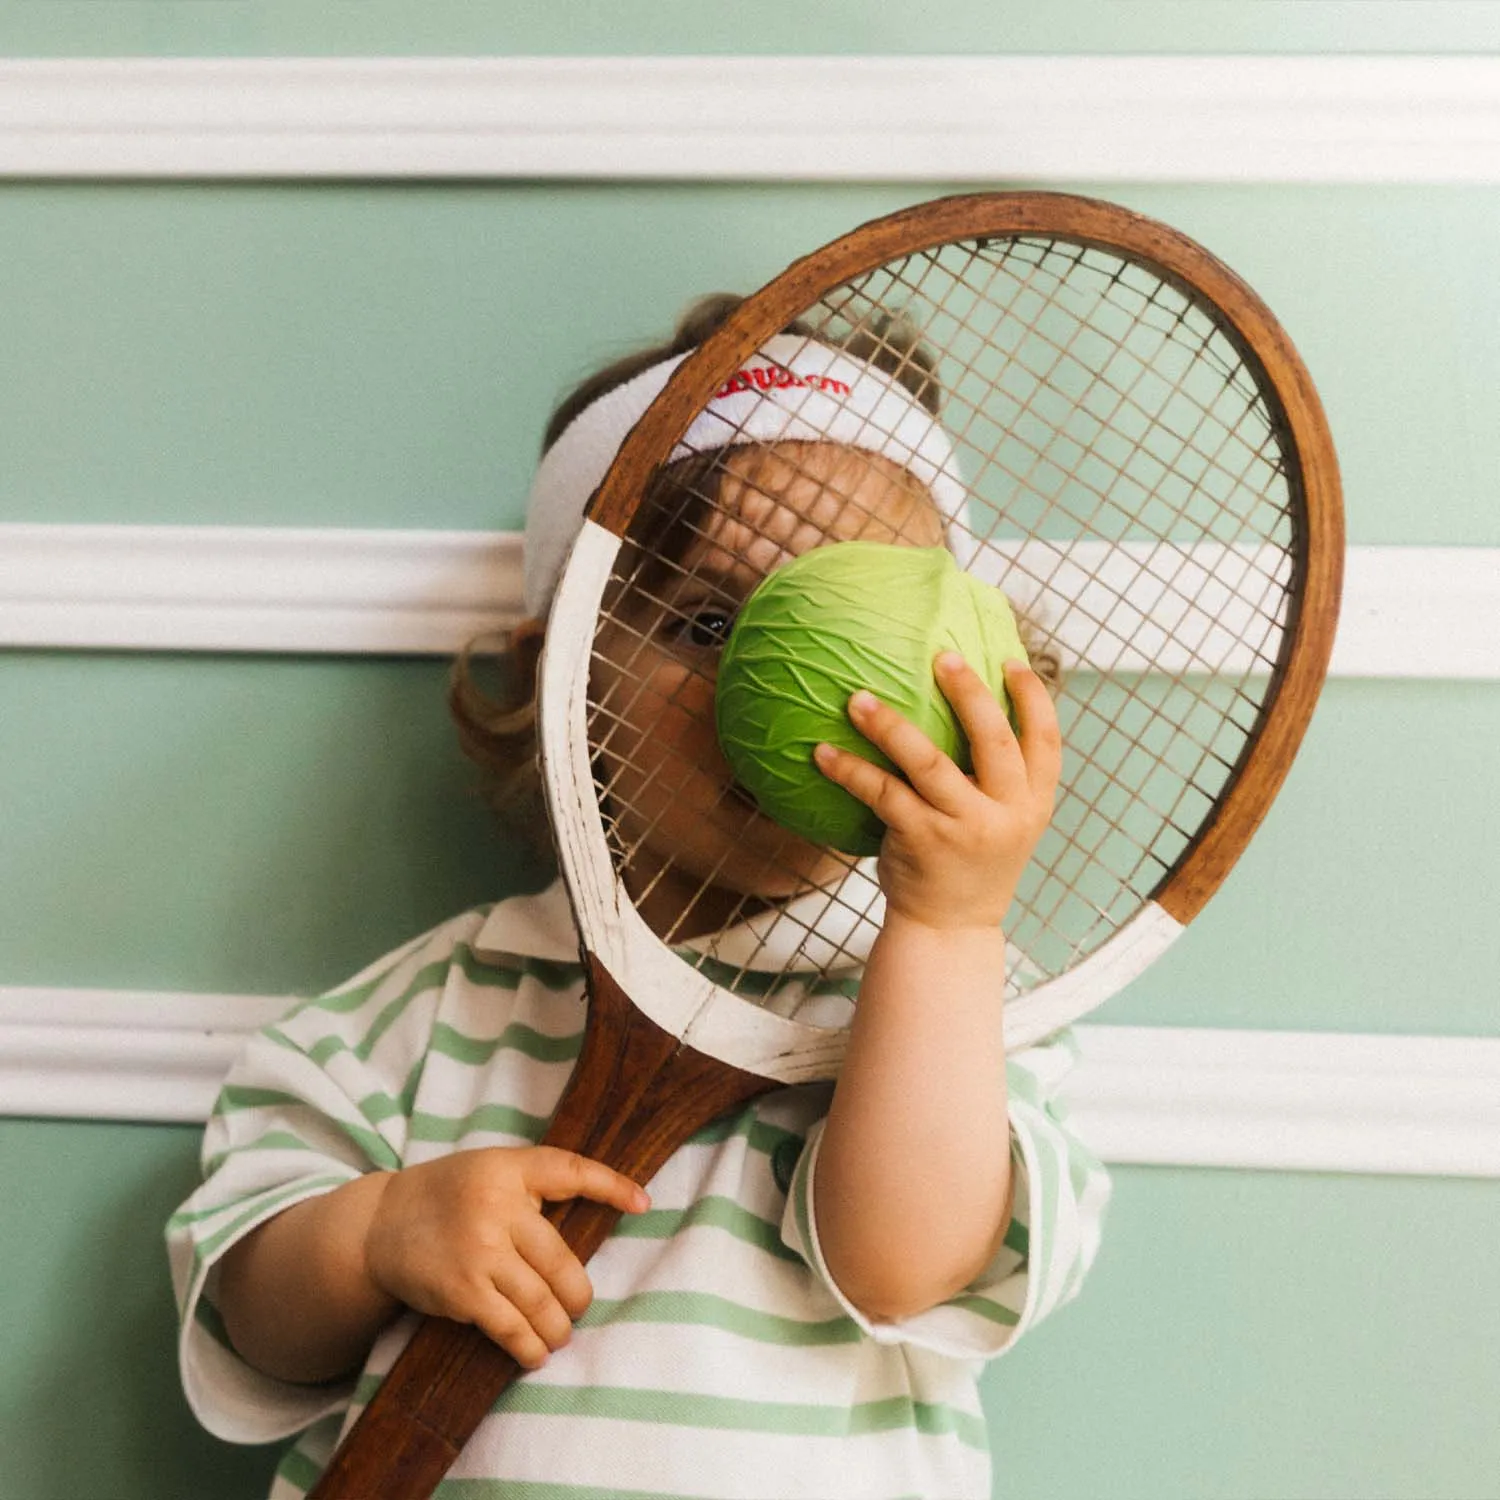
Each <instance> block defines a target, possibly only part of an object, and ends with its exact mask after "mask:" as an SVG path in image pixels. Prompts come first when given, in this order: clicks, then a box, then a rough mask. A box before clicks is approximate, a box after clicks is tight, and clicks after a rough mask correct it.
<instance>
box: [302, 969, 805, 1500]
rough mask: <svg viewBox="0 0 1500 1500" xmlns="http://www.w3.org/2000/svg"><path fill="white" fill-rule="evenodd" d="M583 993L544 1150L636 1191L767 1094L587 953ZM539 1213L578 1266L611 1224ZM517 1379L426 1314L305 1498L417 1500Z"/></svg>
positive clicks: (608, 1219) (580, 1208)
mask: <svg viewBox="0 0 1500 1500" xmlns="http://www.w3.org/2000/svg"><path fill="white" fill-rule="evenodd" d="M589 993H590V996H591V999H590V1003H589V1018H588V1024H587V1027H586V1029H585V1032H584V1042H583V1050H582V1052H581V1053H580V1055H579V1059H578V1063H577V1065H576V1066H575V1068H574V1070H573V1076H572V1077H571V1079H570V1080H569V1082H568V1087H567V1089H566V1090H565V1091H564V1093H563V1096H562V1099H561V1100H560V1101H559V1103H558V1106H557V1111H556V1113H555V1114H554V1115H553V1118H552V1124H551V1126H550V1127H549V1128H548V1130H547V1133H546V1135H545V1136H544V1137H543V1142H544V1144H547V1145H552V1146H561V1147H564V1148H566V1149H567V1150H570V1151H578V1152H580V1153H582V1154H583V1155H586V1156H591V1157H595V1158H597V1159H598V1160H600V1161H603V1162H606V1163H608V1164H609V1165H610V1166H612V1167H615V1168H617V1169H618V1170H619V1171H621V1172H624V1173H625V1174H626V1175H627V1176H629V1177H633V1178H634V1179H635V1180H636V1181H637V1182H639V1183H642V1184H645V1183H647V1182H649V1181H650V1179H651V1178H652V1177H653V1176H654V1175H655V1174H656V1172H657V1171H658V1170H660V1168H661V1166H662V1165H663V1163H664V1162H665V1161H666V1160H667V1158H668V1157H669V1156H671V1155H672V1153H673V1152H674V1151H676V1150H677V1148H678V1147H679V1146H680V1145H682V1144H683V1143H684V1142H685V1141H686V1140H687V1139H688V1138H689V1137H690V1136H691V1135H693V1133H694V1132H695V1131H697V1130H700V1129H701V1128H702V1127H703V1126H704V1125H706V1124H708V1123H710V1122H711V1121H713V1120H715V1119H717V1118H718V1117H719V1116H720V1115H723V1114H727V1113H728V1112H730V1111H731V1110H733V1109H736V1108H738V1107H740V1106H741V1105H743V1104H745V1103H747V1102H748V1101H749V1100H751V1099H753V1098H755V1097H756V1096H757V1095H758V1094H761V1093H764V1092H766V1091H767V1090H769V1089H771V1088H774V1087H776V1085H775V1084H774V1083H773V1082H772V1081H771V1080H770V1079H766V1078H761V1077H759V1076H757V1075H756V1074H753V1073H746V1072H743V1071H741V1070H740V1069H738V1068H733V1067H730V1066H729V1065H728V1064H727V1063H721V1062H718V1061H716V1060H715V1059H713V1058H709V1057H705V1056H703V1055H702V1054H701V1053H699V1052H695V1051H693V1049H692V1048H690V1047H686V1046H684V1045H683V1044H682V1043H681V1041H679V1040H678V1038H676V1037H674V1036H671V1035H670V1034H669V1033H667V1032H665V1031H663V1030H662V1028H661V1027H659V1026H658V1025H657V1024H656V1023H655V1022H654V1021H652V1020H650V1019H649V1018H648V1017H646V1016H645V1015H643V1014H642V1013H641V1012H640V1011H638V1010H637V1009H636V1008H635V1007H634V1006H633V1005H632V1004H631V1003H630V1001H629V1000H628V999H627V998H626V996H625V994H624V992H623V991H622V990H621V989H620V987H619V985H618V984H616V983H615V981H614V979H613V978H612V977H611V976H610V975H609V974H608V973H607V972H606V971H605V969H604V968H603V966H602V965H600V964H599V963H598V961H597V960H595V959H593V958H592V957H590V958H589ZM546 1215H547V1218H548V1219H550V1220H551V1221H552V1223H553V1224H555V1225H556V1226H557V1229H558V1231H559V1233H561V1235H562V1237H563V1238H564V1239H565V1240H566V1241H567V1242H568V1244H569V1245H570V1246H571V1247H572V1248H573V1250H574V1252H575V1253H576V1254H577V1255H578V1257H579V1259H580V1260H583V1261H587V1260H588V1259H589V1257H590V1256H592V1255H593V1253H594V1252H595V1251H596V1250H597V1249H598V1248H599V1246H600V1245H602V1244H603V1243H604V1241H605V1240H606V1239H607V1238H608V1237H609V1235H610V1232H611V1231H612V1230H613V1229H614V1226H615V1223H616V1221H617V1220H618V1219H619V1212H618V1211H617V1210H616V1209H613V1208H610V1207H608V1206H607V1205H604V1204H599V1203H592V1202H589V1201H588V1200H586V1199H581V1198H575V1199H570V1200H568V1201H566V1202H563V1203H554V1204H549V1205H548V1207H547V1210H546ZM521 1373H522V1371H521V1368H520V1366H519V1365H518V1364H517V1363H516V1362H515V1360H513V1359H512V1358H511V1357H510V1356H509V1355H508V1354H506V1353H505V1351H504V1350H503V1349H501V1348H500V1347H499V1346H498V1345H496V1344H494V1343H492V1342H491V1341H490V1340H489V1339H488V1338H486V1337H485V1335H484V1334H482V1333H480V1332H479V1331H478V1330H477V1329H476V1328H473V1327H471V1326H469V1325H467V1324H461V1323H453V1322H450V1321H448V1320H447V1319H444V1318H427V1319H425V1320H424V1321H423V1322H422V1324H421V1325H420V1326H419V1328H418V1330H417V1332H416V1334H415V1335H414V1336H413V1337H412V1340H411V1342H410V1343H409V1344H408V1345H407V1346H406V1348H405V1349H404V1350H403V1351H402V1353H401V1355H400V1356H399V1357H398V1359H397V1360H396V1363H395V1365H394V1366H393V1367H392V1369H391V1371H390V1373H389V1374H388V1375H387V1376H386V1378H385V1380H384V1382H383V1383H382V1384H381V1386H380V1389H379V1390H378V1391H377V1392H376V1393H375V1396H374V1397H373V1399H372V1400H371V1402H370V1404H369V1406H367V1407H366V1408H365V1410H364V1411H363V1412H362V1413H361V1414H360V1417H359V1420H358V1421H357V1422H356V1423H355V1425H354V1427H353V1428H352V1429H351V1431H350V1433H349V1435H348V1437H347V1438H346V1439H345V1441H344V1443H343V1444H342V1445H341V1447H340V1448H339V1451H338V1452H337V1453H336V1454H335V1455H334V1458H333V1460H332V1462H331V1463H330V1465H329V1467H328V1468H327V1470H326V1471H325V1472H324V1474H323V1477H322V1478H321V1479H320V1480H319V1481H318V1483H317V1484H316V1485H315V1486H314V1487H313V1489H312V1491H311V1493H310V1497H309V1500H377V1497H378V1500H426V1497H427V1496H429V1495H431V1493H432V1491H433V1490H434V1489H436V1487H437V1485H438V1483H439V1482H440V1481H441V1479H442V1477H443V1475H444V1474H445V1473H447V1471H448V1469H449V1468H450V1467H451V1466H452V1464H453V1462H454V1460H455V1459H456V1458H457V1457H458V1455H459V1453H460V1452H461V1451H462V1449H463V1446H464V1444H465V1442H467V1440H468V1438H469V1436H470V1434H471V1433H472V1432H473V1431H474V1429H475V1428H476V1427H477V1426H478V1425H479V1423H480V1422H481V1421H482V1420H483V1419H484V1416H485V1414H486V1413H487V1412H488V1411H489V1410H490V1408H491V1407H492V1406H493V1405H494V1403H495V1401H496V1400H497V1399H498V1398H499V1396H500V1395H501V1394H502V1393H503V1392H504V1390H505V1389H506V1387H507V1386H508V1385H509V1384H510V1383H511V1381H513V1380H514V1379H515V1378H516V1377H517V1376H518V1375H520V1374H521Z"/></svg>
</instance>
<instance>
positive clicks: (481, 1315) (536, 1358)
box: [472, 1289, 552, 1370]
mask: <svg viewBox="0 0 1500 1500" xmlns="http://www.w3.org/2000/svg"><path fill="white" fill-rule="evenodd" d="M472 1322H473V1324H474V1326H475V1327H476V1328H477V1329H478V1330H479V1331H480V1332H481V1333H482V1334H484V1335H485V1337H486V1338H488V1339H490V1340H491V1342H493V1343H496V1344H499V1346H500V1347H501V1348H502V1349H504V1350H505V1352H506V1353H507V1354H509V1355H510V1357H511V1358H512V1359H514V1360H515V1362H516V1363H517V1364H518V1365H520V1366H521V1367H522V1368H523V1369H526V1370H538V1369H540V1368H541V1367H542V1365H544V1364H545V1363H546V1362H547V1356H548V1355H549V1354H550V1353H551V1352H552V1351H551V1350H550V1349H549V1348H548V1347H547V1343H546V1340H545V1339H543V1338H542V1337H541V1335H540V1334H539V1333H537V1331H536V1329H535V1328H533V1327H532V1326H531V1321H530V1319H528V1318H527V1317H526V1315H525V1314H524V1313H523V1312H522V1311H521V1310H520V1308H518V1307H517V1306H516V1305H515V1304H514V1303H513V1302H512V1301H511V1300H510V1298H509V1297H507V1296H505V1294H504V1293H503V1292H501V1291H499V1290H498V1289H497V1290H496V1291H495V1293H494V1295H493V1296H491V1297H490V1298H488V1299H487V1300H486V1302H485V1304H484V1305H483V1306H482V1307H480V1308H478V1309H476V1311H475V1313H474V1316H473V1318H472Z"/></svg>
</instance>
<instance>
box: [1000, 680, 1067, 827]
mask: <svg viewBox="0 0 1500 1500" xmlns="http://www.w3.org/2000/svg"><path fill="white" fill-rule="evenodd" d="M1005 690H1006V692H1008V693H1009V694H1010V701H1011V703H1012V704H1013V705H1014V706H1015V710H1016V723H1017V725H1018V726H1019V732H1018V735H1017V738H1018V739H1019V741H1020V745H1021V758H1022V760H1023V761H1024V762H1025V763H1026V779H1027V781H1028V782H1029V783H1030V785H1031V790H1032V791H1033V792H1034V793H1035V794H1036V795H1037V796H1038V797H1045V798H1046V799H1047V800H1048V802H1049V803H1050V801H1051V799H1052V796H1053V794H1054V793H1055V792H1056V791H1057V783H1058V779H1059V778H1060V777H1061V775H1062V729H1061V728H1060V727H1059V725H1058V722H1057V709H1056V707H1055V706H1054V704H1053V702H1052V694H1051V693H1049V692H1048V691H1047V684H1046V683H1045V682H1043V681H1042V679H1041V678H1040V677H1038V676H1037V675H1036V673H1035V672H1033V671H1032V670H1031V668H1030V667H1028V666H1027V665H1026V663H1025V662H1023V661H1020V660H1017V659H1015V658H1012V659H1011V660H1010V661H1008V662H1006V663H1005Z"/></svg>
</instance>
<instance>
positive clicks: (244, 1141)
mask: <svg viewBox="0 0 1500 1500" xmlns="http://www.w3.org/2000/svg"><path fill="white" fill-rule="evenodd" d="M434 939H436V940H437V941H433V940H434ZM453 947H454V935H453V934H449V933H447V932H446V930H445V929H439V932H438V933H435V934H431V935H429V936H428V938H427V939H426V940H418V943H416V944H412V945H409V946H408V947H407V948H406V949H403V950H398V951H397V952H396V953H395V954H391V955H388V956H387V957H386V958H385V959H383V960H381V961H380V962H379V963H378V964H376V965H373V966H372V967H371V969H369V970H366V971H365V972H364V973H362V974H360V975H357V976H356V977H355V978H354V979H352V980H350V981H349V983H348V984H347V985H345V986H342V987H341V988H339V989H338V990H335V991H333V992H331V993H330V994H328V995H325V996H323V997H322V998H321V999H318V1000H314V1001H309V1002H307V1003H305V1004H303V1005H300V1006H298V1007H297V1008H295V1009H294V1010H292V1011H291V1012H290V1013H289V1014H288V1015H287V1016H286V1017H284V1018H283V1019H282V1020H281V1021H279V1022H276V1023H274V1024H272V1025H270V1026H267V1027H265V1028H264V1029H263V1030H262V1031H260V1032H258V1033H256V1034H255V1035H254V1036H253V1037H252V1038H251V1039H250V1041H249V1043H248V1044H247V1046H246V1048H245V1051H244V1052H243V1054H242V1055H241V1057H240V1059H239V1061H238V1062H237V1063H236V1064H235V1066H234V1068H233V1070H232V1071H231V1072H230V1074H229V1076H228V1078H227V1079H226V1081H225V1083H224V1086H223V1088H222V1089H221V1090H220V1093H219V1097H218V1100H217V1102H216V1103H215V1106H214V1111H213V1114H212V1116H211V1117H210V1119H209V1122H208V1126H207V1129H206V1130H205V1133H204V1138H203V1148H202V1168H203V1182H202V1184H201V1186H200V1187H199V1188H198V1190H197V1191H196V1192H195V1193H194V1194H193V1195H192V1197H191V1198H189V1199H188V1200H187V1202H186V1203H185V1204H183V1206H182V1207H181V1208H180V1209H179V1210H178V1212H177V1213H176V1214H174V1215H173V1216H172V1218H171V1219H170V1221H169V1222H168V1224H167V1230H166V1237H167V1252H168V1259H169V1262H170V1265H171V1271H172V1282H173V1289H174V1292H175V1294H176V1300H177V1309H178V1316H179V1323H180V1329H179V1341H178V1356H179V1363H180V1367H181V1374H182V1382H183V1389H184V1391H185V1393H186V1395H187V1399H188V1404H189V1405H190V1406H191V1407H192V1409H193V1411H194V1413H195V1415H196V1416H197V1417H198V1419H199V1421H200V1422H202V1423H203V1425H204V1426H205V1427H206V1428H208V1430H209V1431H210V1432H213V1433H214V1434H215V1435H216V1436H218V1437H221V1438H224V1439H226V1440H228V1441H231V1442H241V1443H261V1442H269V1441H273V1440H275V1439H277V1438H281V1437H285V1436H288V1435H289V1434H291V1433H293V1432H296V1431H299V1430H300V1429H301V1428H303V1427H305V1426H307V1425H308V1424H309V1423H311V1422H313V1421H316V1420H317V1419H318V1418H319V1417H320V1416H323V1415H325V1414H327V1413H329V1412H332V1411H335V1410H338V1409H339V1408H341V1407H342V1406H344V1405H346V1404H347V1402H348V1399H349V1396H350V1392H351V1390H352V1384H343V1385H332V1384H330V1385H323V1386H304V1385H294V1384H290V1383H288V1382H285V1381H280V1380H275V1379H273V1378H271V1377H270V1376H267V1375H264V1374H262V1373H261V1372H259V1371H258V1370H256V1369H254V1368H253V1367H252V1366H250V1365H249V1364H247V1363H246V1362H245V1361H244V1360H243V1359H241V1358H240V1356H239V1355H238V1354H237V1353H236V1352H235V1351H234V1349H233V1347H232V1346H231V1344H230V1341H229V1339H228V1336H227V1335H226V1333H225V1332H224V1329H223V1326H222V1324H221V1322H220V1319H219V1316H218V1313H217V1310H216V1308H215V1305H214V1295H215V1288H216V1282H217V1267H218V1264H219V1262H220V1260H221V1259H222V1257H223V1255H224V1253H225V1252H226V1251H227V1250H228V1249H229V1248H230V1247H231V1246H232V1245H234V1244H235V1243H237V1242H238V1241H239V1240H241V1239H242V1238H243V1237H244V1236H245V1235H247V1234H249V1233H250V1231H251V1230H253V1229H255V1228H256V1227H257V1226H258V1225H260V1224H263V1223H264V1222H265V1221H266V1220H267V1219H270V1218H272V1217H274V1216H275V1215H276V1214H278V1213H281V1212H283V1211H284V1210H286V1209H288V1208H290V1207H292V1205H293V1204H296V1203H299V1202H301V1201H303V1200H305V1199H308V1198H312V1197H315V1196H318V1195H319V1194H322V1193H327V1192H330V1191H332V1190H333V1189H334V1188H337V1187H339V1186H341V1185H342V1184H343V1183H345V1182H349V1181H351V1180H353V1179H354V1178H357V1177H359V1176H361V1175H362V1174H364V1173H366V1172H369V1171H372V1170H381V1169H394V1168H396V1167H399V1166H400V1165H401V1163H402V1159H403V1154H404V1150H405V1144H406V1134H407V1131H408V1114H409V1106H408V1104H407V1103H406V1102H405V1101H406V1100H407V1099H409V1097H410V1093H411V1090H412V1088H413V1087H414V1085H415V1082H416V1077H417V1072H416V1070H417V1068H418V1066H419V1064H420V1059H421V1057H422V1055H423V1051H424V1045H425V1040H426V1038H427V1036H428V1034H429V1033H430V1031H431V1028H432V1015H433V1011H434V1009H435V1006H436V1005H437V1002H438V997H439V995H440V993H441V989H442V984H443V979H444V976H445V975H446V972H447V968H448V966H449V963H451V953H452V950H453ZM445 954H446V955H447V956H446V958H445Z"/></svg>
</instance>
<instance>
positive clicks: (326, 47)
mask: <svg viewBox="0 0 1500 1500" xmlns="http://www.w3.org/2000/svg"><path fill="white" fill-rule="evenodd" d="M1497 45H1500V16H1497V15H1496V14H1495V8H1494V6H1493V5H1492V4H1490V3H1489V0H1421V3H1412V0H1151V3H1149V4H1141V5H1127V4H1121V3H1120V0H1053V3H1050V4H1030V5H1022V4H1019V3H1017V0H992V3H989V4H985V3H982V0H967V3H958V4H954V3H945V4H942V5H937V6H927V7H924V8H922V9H920V10H914V9H912V8H911V7H909V6H905V7H903V6H892V5H872V4H870V3H869V0H757V3H756V4H754V5H701V4H700V5H693V4H688V3H686V0H659V3H658V0H616V3H613V4H600V3H597V0H505V3H503V4H495V3H494V0H423V3H422V4H420V5H413V4H410V3H407V0H179V3H175V4H173V3H167V0H114V3H108V4H100V3H99V0H9V3H8V4H6V5H4V7H3V8H0V50H3V51H4V52H5V53H9V54H11V55H15V56H22V55H31V56H41V57H46V56H58V55H67V54H78V55H85V54H87V55H101V56H109V55H126V56H128V55H133V54H144V55H155V56H172V55H174V54H178V53H191V54H194V55H201V56H213V55H215V54H221V53H222V54H227V55H230V56H256V55H262V56H276V55H285V54H295V53H313V54H338V53H351V54H352V53H368V54H379V53H393V54H423V53H428V54H434V55H442V54H464V53H474V54H479V53H505V52H514V53H527V54H530V53H535V54H540V55H547V54H552V53H580V54H593V53H627V54H629V53H638V54H649V53H679V54H690V53H760V54H767V53H783V52H787V53H817V52H824V53H844V52H880V53H891V54H896V55H908V54H916V53H923V52H1443V51H1471V52H1479V51H1485V50H1492V49H1494V48H1495V47H1496V46H1497Z"/></svg>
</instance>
